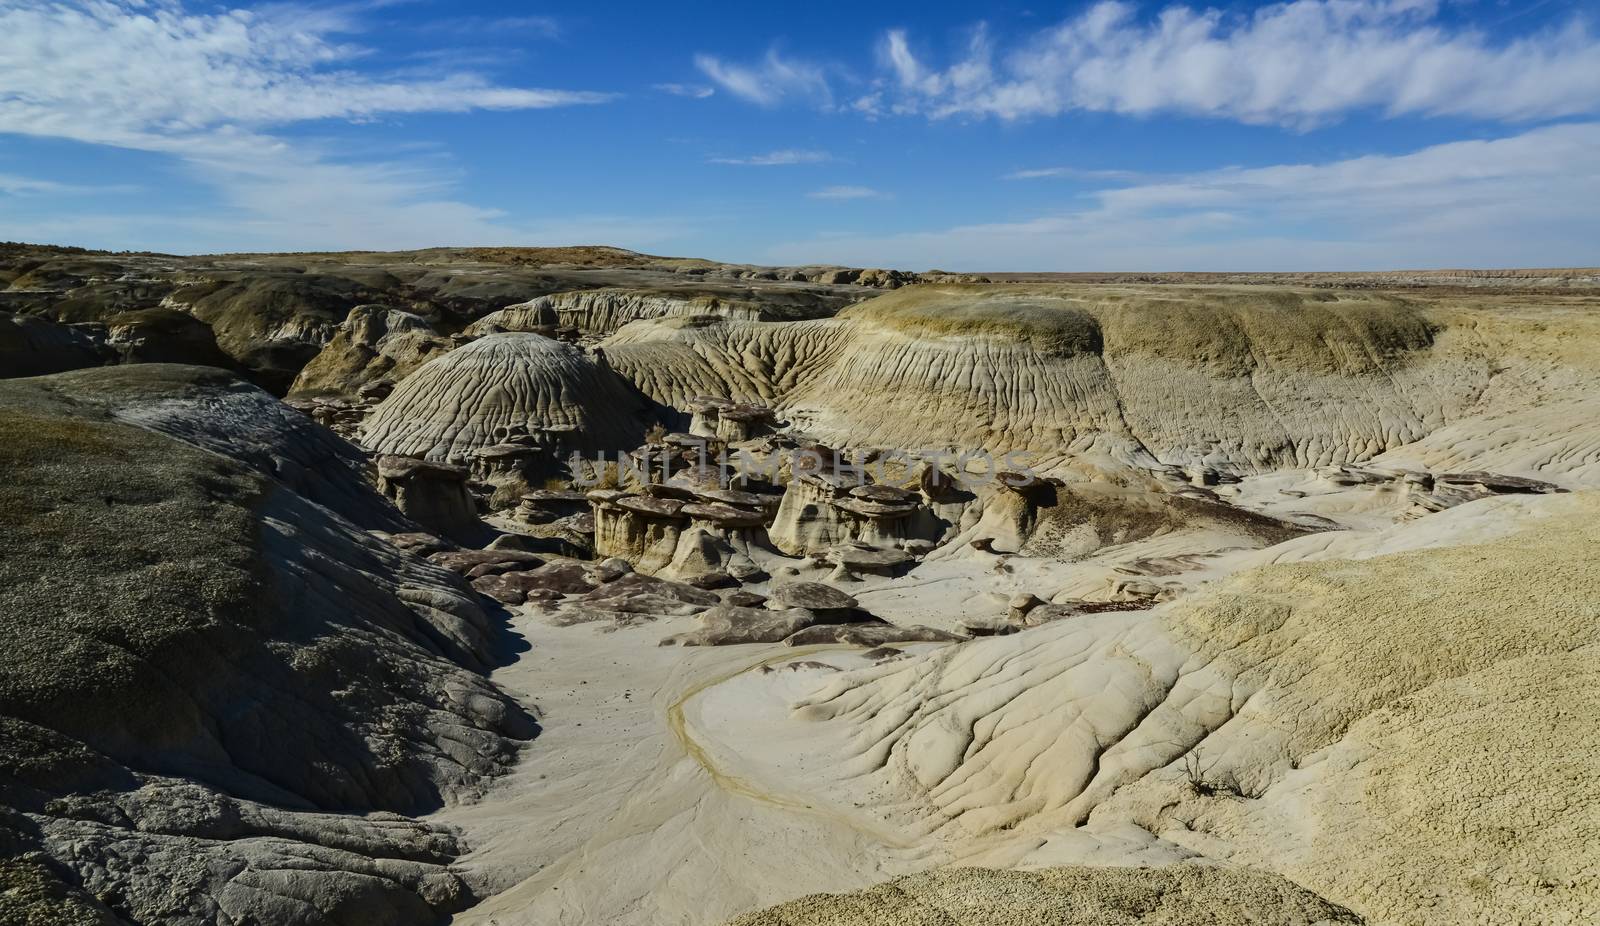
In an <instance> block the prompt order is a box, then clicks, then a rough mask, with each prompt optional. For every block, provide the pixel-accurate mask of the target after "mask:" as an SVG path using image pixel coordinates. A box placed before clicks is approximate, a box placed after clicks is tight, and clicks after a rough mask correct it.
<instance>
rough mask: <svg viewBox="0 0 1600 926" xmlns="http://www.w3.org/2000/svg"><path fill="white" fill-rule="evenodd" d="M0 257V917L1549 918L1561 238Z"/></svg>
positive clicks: (1558, 715) (1598, 333) (1566, 826)
mask: <svg viewBox="0 0 1600 926" xmlns="http://www.w3.org/2000/svg"><path fill="white" fill-rule="evenodd" d="M5 257H6V260H7V261H8V262H9V263H8V264H7V266H8V267H9V269H7V270H6V271H5V273H6V274H7V276H6V277H5V279H6V280H7V281H8V284H7V285H8V290H7V292H6V293H5V294H4V295H5V299H6V300H7V301H6V306H7V307H8V310H9V311H10V313H11V314H10V315H8V316H7V317H6V318H5V319H4V320H3V321H4V329H3V331H0V362H3V363H5V364H7V365H6V366H5V367H4V368H3V371H4V372H5V374H6V375H7V377H8V378H7V380H6V381H5V382H0V428H3V429H4V432H5V440H4V441H0V444H4V449H3V451H0V465H3V468H4V472H5V475H6V479H5V480H4V486H3V487H0V492H3V493H4V494H5V495H6V498H5V503H4V505H3V506H0V509H3V512H4V513H3V515H0V531H3V532H4V533H5V536H4V537H3V538H0V541H3V542H0V550H4V551H6V552H5V558H4V560H3V562H0V572H3V576H4V579H5V581H4V583H3V586H0V599H3V601H0V604H3V608H0V634H3V635H4V639H5V641H6V645H5V647H4V651H5V652H4V654H3V655H0V675H3V678H4V686H3V690H0V724H3V726H0V740H3V741H4V742H3V744H0V753H3V756H0V759H3V765H4V767H3V768H0V799H3V801H4V804H5V806H6V810H5V811H4V816H3V817H0V840H3V842H4V845H5V846H6V848H7V854H8V856H9V857H11V858H12V859H13V860H12V861H9V862H7V863H5V867H4V869H3V875H0V876H3V877H4V879H5V890H4V891H3V892H0V910H3V911H4V912H5V914H6V916H8V917H13V914H14V918H18V919H19V920H21V921H24V922H27V921H30V920H29V919H27V918H29V917H31V918H32V921H38V922H85V923H100V924H114V923H129V924H131V923H145V922H197V923H209V922H235V921H237V922H255V921H259V922H303V923H307V924H313V923H314V924H322V923H344V922H352V923H353V922H362V923H368V922H372V923H395V924H402V923H419V924H420V923H434V922H438V921H440V920H441V918H443V917H450V918H451V922H453V923H456V924H462V926H464V924H474V923H481V924H494V926H508V924H514V923H530V924H532V923H539V924H550V923H557V924H561V923H567V924H588V923H595V922H606V923H637V924H662V923H670V924H707V926H709V924H716V923H721V922H724V921H728V920H732V921H734V922H737V923H740V924H751V926H755V924H780V923H792V924H823V923H829V924H860V926H869V924H877V923H897V924H898V923H928V924H940V926H945V924H961V926H968V924H971V926H977V924H987V923H1010V922H1030V923H1034V922H1038V923H1061V924H1072V923H1090V922H1093V923H1101V922H1126V923H1147V924H1156V923H1190V922H1217V923H1269V922H1270V923H1285V924H1289V923H1306V924H1312V923H1317V924H1322V923H1358V922H1367V923H1375V924H1394V926H1400V924H1407V926H1409V924H1412V923H1418V922H1427V923H1430V924H1432V923H1447V924H1454V923H1462V924H1465V923H1482V922H1489V923H1523V922H1526V923H1541V924H1542V923H1581V922H1587V921H1588V920H1589V919H1592V918H1593V917H1594V916H1595V915H1597V914H1600V907H1597V906H1596V905H1597V904H1600V898H1597V896H1596V894H1595V893H1594V890H1593V887H1592V886H1593V884H1594V883H1595V882H1596V877H1595V876H1596V872H1597V866H1600V858H1597V857H1596V854H1595V851H1594V850H1593V848H1592V847H1593V846H1594V845H1595V844H1596V842H1597V837H1600V833H1597V832H1596V831H1595V825H1594V821H1595V820H1596V819H1597V816H1596V814H1597V806H1600V805H1597V804H1596V801H1597V800H1600V779H1597V775H1596V765H1595V763H1594V761H1593V756H1594V755H1595V754H1596V751H1597V750H1600V742H1597V741H1596V739H1597V736H1600V727H1597V725H1596V723H1595V722H1594V717H1595V716H1596V712H1595V710H1593V709H1592V705H1590V704H1589V702H1590V701H1591V700H1593V696H1592V695H1591V694H1590V692H1592V691H1593V689H1594V688H1595V682H1596V680H1597V677H1600V662H1597V661H1596V655H1597V653H1600V650H1597V646H1600V636H1597V628H1600V611H1596V602H1600V589H1596V588H1594V587H1593V586H1594V579H1595V576H1594V570H1593V569H1592V568H1591V566H1592V563H1593V561H1594V557H1595V546H1596V543H1597V542H1600V537H1597V535H1596V530H1595V525H1596V524H1600V502H1597V498H1600V310H1597V308H1596V306H1597V303H1596V298H1595V296H1594V294H1593V292H1592V289H1593V280H1592V278H1593V277H1594V274H1593V273H1592V272H1589V271H1528V272H1517V273H1506V274H1467V273H1454V274H1452V273H1442V272H1441V273H1437V274H1410V275H1404V274H1401V275H1383V274H1379V275H1367V276H1340V275H1302V276H1296V277H1293V278H1287V279H1286V278H1283V277H1282V275H1279V276H1265V277H1249V276H1237V275H1235V276H1230V277H1228V278H1225V279H1224V278H1213V277H1196V276H1194V275H1152V276H1149V277H1148V278H1142V279H1132V278H1128V277H1109V276H1108V277H1101V278H1092V279H1091V278H1074V279H1070V280H1062V279H1031V280H1024V281H1008V282H1003V283H989V282H981V283H980V282H972V281H967V282H959V281H952V280H948V279H944V278H942V277H940V276H937V275H933V274H929V275H921V276H918V275H914V274H905V273H899V272H888V271H856V270H846V269H842V268H784V269H775V268H754V267H739V266H732V265H723V264H715V263H711V262H706V261H696V260H688V259H673V258H655V257H648V256H645V255H638V254H633V253H631V252H624V251H618V250H615V249H606V248H575V249H446V250H438V251H430V252H412V253H407V254H341V255H229V256H221V257H205V258H174V257H165V256H160V255H105V254H91V253H87V252H81V253H80V252H70V251H65V250H59V249H58V250H43V249H27V248H12V249H10V250H8V251H7V252H6V255H5ZM880 290H881V291H880ZM6 332H9V334H7V333H6ZM166 360H187V361H190V362H191V363H201V364H209V366H175V365H167V364H164V363H151V362H149V361H166ZM86 367H93V368H92V369H85V368H86ZM218 367H222V368H224V369H218ZM67 368H73V369H75V370H76V371H75V372H60V371H61V370H64V369H67ZM44 374H53V375H44ZM247 379H249V380H253V381H254V382H256V383H260V384H265V385H268V386H271V387H273V388H275V389H277V390H279V391H282V390H289V391H290V395H289V398H288V401H279V400H278V399H276V398H274V397H273V396H272V395H271V394H269V393H268V392H267V391H263V390H262V389H261V388H258V387H257V386H256V385H252V384H251V383H250V382H247ZM725 460H738V461H741V463H740V466H741V467H745V468H740V467H735V466H723V465H721V464H722V463H723V461H725ZM772 905H777V906H772ZM768 907H770V909H764V908H768Z"/></svg>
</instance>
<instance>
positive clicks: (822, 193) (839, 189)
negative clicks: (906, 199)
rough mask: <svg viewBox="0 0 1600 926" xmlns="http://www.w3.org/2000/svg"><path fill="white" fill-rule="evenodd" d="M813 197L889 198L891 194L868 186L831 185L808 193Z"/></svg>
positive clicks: (836, 198)
mask: <svg viewBox="0 0 1600 926" xmlns="http://www.w3.org/2000/svg"><path fill="white" fill-rule="evenodd" d="M806 195H807V196H809V197H811V198H812V199H835V200H849V199H888V198H889V194H888V193H884V192H882V191H881V190H874V189H873V188H872V187H867V186H829V187H823V188H822V189H820V190H812V191H811V192H810V193H807V194H806Z"/></svg>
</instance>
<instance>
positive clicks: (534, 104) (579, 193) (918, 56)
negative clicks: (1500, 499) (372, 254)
mask: <svg viewBox="0 0 1600 926" xmlns="http://www.w3.org/2000/svg"><path fill="white" fill-rule="evenodd" d="M1596 203H1600V0H1548V2H1543V3H1538V2H1530V3H1510V2H1502V0H1437V2H1435V0H1296V2H1291V3H1279V4H1248V3H1226V2H1219V3H1205V2H1189V3H1165V2H1153V3H1135V2H1121V3H1119V2H1089V3H1054V4H1038V3H991V4H981V5H980V4H965V3H948V2H946V3H938V2H922V3H873V4H863V3H849V4H846V3H832V2H808V3H804V4H800V3H794V4H776V3H769V4H760V3H749V2H740V3H726V4H710V3H707V4H672V5H668V4H637V5H632V4H630V5H622V4H609V5H594V4H590V5H578V4H535V3H510V2H506V3H467V2H445V0H410V2H406V0H389V2H384V0H376V2H352V3H341V4H302V3H273V4H254V5H251V4H244V5H236V4H221V3H204V2H181V0H98V2H91V3H80V2H72V3H68V2H52V0H0V239H12V240H29V241H50V242H57V243H67V244H79V245H85V246H91V247H104V248H118V249H121V248H137V249H154V250H166V251H175V252H183V253H194V252H215V251H224V250H311V249H355V248H363V249H365V248H378V249H392V248H409V247H424V246H433V245H468V244H508V245H511V244H576V243H605V244H616V245H620V246H623V247H630V248H635V249H638V250H643V251H648V252H651V253H658V254H679V255H696V256H704V257H711V258H716V259H722V260H730V261H741V262H751V263H808V262H834V263H848V264H855V265H865V266H895V267H903V268H907V269H928V268H932V267H939V268H943V269H951V270H996V271H998V270H1273V269H1312V270H1315V269H1384V268H1399V267H1453V266H1467V267H1492V266H1592V265H1595V264H1600V253H1597V251H1600V209H1596V206H1595V204H1596Z"/></svg>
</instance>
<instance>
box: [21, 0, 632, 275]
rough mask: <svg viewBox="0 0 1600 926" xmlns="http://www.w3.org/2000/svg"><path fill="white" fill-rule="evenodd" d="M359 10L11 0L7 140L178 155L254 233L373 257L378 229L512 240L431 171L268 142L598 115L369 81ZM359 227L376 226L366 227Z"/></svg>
mask: <svg viewBox="0 0 1600 926" xmlns="http://www.w3.org/2000/svg"><path fill="white" fill-rule="evenodd" d="M351 15H352V14H351V13H349V12H348V8H346V9H344V10H341V9H328V8H312V7H300V6H287V5H275V6H268V7H262V8H260V9H256V10H237V9H236V10H225V11H221V12H207V13H198V12H190V11H188V10H187V9H186V8H185V7H184V6H183V5H182V4H180V3H179V2H177V0H148V2H144V0H98V2H79V3H67V2H63V3H40V2H37V0H0V133H15V134H22V135H33V136H41V137H49V138H61V139H70V140H73V141H78V142H84V143H89V144H96V145H111V146H117V147H122V148H130V149H138V150H143V151H152V152H159V153H164V154H169V155H173V156H175V157H177V158H179V159H180V160H181V161H182V162H183V163H185V164H187V165H188V166H189V167H190V168H191V169H192V170H193V171H194V172H195V173H196V175H197V176H199V177H201V178H202V179H205V180H207V181H209V182H211V183H213V184H214V185H216V186H217V188H218V189H219V190H220V191H221V192H222V193H223V195H224V197H225V199H226V200H227V201H229V202H230V203H231V204H233V205H234V206H236V207H237V208H238V209H240V210H242V212H243V218H242V220H235V222H234V226H235V227H236V228H239V229H241V231H243V232H248V230H249V228H250V227H251V223H259V225H260V226H261V227H272V226H274V225H276V224H284V225H289V224H293V225H294V226H296V227H298V228H299V229H301V230H302V232H303V238H304V239H305V240H308V241H310V240H315V241H317V242H319V244H322V245H327V246H339V245H344V246H369V245H368V243H367V240H366V239H362V238H359V237H357V236H358V235H359V234H362V233H364V232H365V231H367V230H375V231H379V232H384V231H385V230H386V234H385V235H384V237H385V238H392V237H393V236H394V234H395V232H396V230H397V229H399V228H401V227H402V223H404V224H403V227H406V228H409V229H413V230H416V231H417V232H419V233H425V234H428V235H430V236H435V235H436V236H439V238H437V239H435V240H443V238H444V236H450V235H460V236H464V238H470V239H473V240H482V239H484V238H485V237H486V236H489V235H493V236H494V237H498V238H502V239H503V238H504V236H505V233H506V229H505V227H504V226H502V225H498V224H496V219H497V218H498V214H497V213H495V212H493V211H492V210H484V209H480V208H477V207H473V206H469V205H466V204H463V203H458V202H453V201H451V200H450V199H449V196H448V190H449V186H450V181H451V179H453V178H451V177H449V176H448V175H444V174H440V173H438V172H437V171H432V170H428V169H426V168H425V167H424V166H422V165H416V164H411V165H408V164H403V163H397V162H393V161H389V162H383V163H370V162H369V163H359V164H357V163H350V162H347V161H339V160H336V159H334V158H333V157H332V156H331V155H330V154H329V153H327V152H325V151H323V150H320V149H319V148H318V147H316V146H315V145H312V144H307V143H303V142H290V141H288V140H286V139H285V138H283V137H280V136H277V135H274V134H271V132H272V130H273V129H275V128H276V127H279V126H284V125H289V124H294V123H302V122H307V121H311V120H326V119H343V120H352V121H360V120H365V119H370V118H374V117H379V116H383V115H388V114H394V113H424V112H461V111H467V110H474V109H498V110H517V109H543V108H548V107H555V106H570V105H578V104H592V103H600V102H604V101H605V100H607V99H609V98H610V97H609V95H607V94H603V93H594V92H588V91H581V90H554V89H536V88H521V87H506V86H501V85H498V84H495V83H492V82H490V81H488V80H485V79H484V78H481V77H478V76H476V75H473V74H470V73H465V72H444V73H438V74H433V75H419V74H415V73H412V74H407V75H404V76H397V75H392V74H391V75H389V76H384V75H382V74H380V73H368V72H360V71H355V70H352V69H351V65H352V63H354V62H360V61H362V60H363V59H364V58H366V57H368V52H367V50H366V49H364V48H362V47H360V46H357V45H353V44H350V43H348V42H344V41H340V40H339V37H340V36H343V35H349V34H352V33H354V32H356V31H357V30H358V29H359V24H358V23H357V22H356V21H354V20H352V19H351V18H350V16H351ZM356 223H362V224H364V225H365V226H366V227H365V228H362V227H355V225H356Z"/></svg>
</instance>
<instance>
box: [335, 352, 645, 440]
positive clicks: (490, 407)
mask: <svg viewBox="0 0 1600 926" xmlns="http://www.w3.org/2000/svg"><path fill="white" fill-rule="evenodd" d="M645 417H646V406H645V403H644V401H643V400H642V399H640V398H638V397H637V396H636V395H634V394H633V392H632V390H631V389H630V387H629V386H628V384H627V383H626V382H625V381H624V380H622V379H621V378H620V377H618V376H617V375H616V374H615V373H614V372H612V370H611V368H610V367H609V366H608V365H607V364H606V363H605V361H604V359H603V358H600V357H596V356H593V355H591V354H588V353H586V352H584V351H583V350H582V349H580V348H577V347H574V346H572V345H570V344H564V343H562V342H560V341H555V340H552V339H550V338H547V337H544V336H542V335H537V334H526V333H517V334H495V335H489V336H488V337H484V338H480V339H478V340H476V341H473V342H472V343H471V344H468V345H467V346H465V347H463V348H460V349H458V350H455V351H451V352H450V353H447V354H444V355H442V356H440V357H436V358H434V359H433V360H431V361H429V362H428V363H426V364H424V365H423V366H422V367H421V368H420V369H418V370H417V371H416V372H415V373H414V374H412V375H411V376H409V377H407V378H406V379H405V380H404V381H403V382H401V383H400V385H399V386H398V387H397V388H396V389H395V391H394V392H393V393H392V394H391V395H390V396H389V397H388V398H387V399H384V400H383V402H382V403H381V404H380V405H379V406H378V407H377V408H376V409H375V410H374V411H373V413H372V415H371V417H370V418H368V420H367V422H366V424H365V425H364V427H363V429H362V440H363V442H364V443H365V444H366V445H367V446H368V447H370V448H372V449H373V450H376V451H378V452H381V453H393V454H400V455H403V456H417V457H425V458H427V459H432V460H450V459H459V460H462V461H465V460H466V459H467V458H468V457H469V455H470V454H471V453H472V452H473V451H476V450H479V449H481V448H483V447H488V446H491V445H493V444H496V443H499V442H501V440H502V438H503V437H504V436H505V434H506V433H507V431H508V430H509V429H524V430H525V431H526V432H527V433H530V434H536V433H539V432H551V433H558V434H560V435H561V437H560V438H559V440H557V441H556V443H557V444H558V445H559V447H560V448H561V449H565V450H602V449H610V450H615V449H622V448H628V447H633V446H636V445H637V444H638V443H639V442H640V441H641V440H642V439H643V435H644V429H645Z"/></svg>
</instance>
